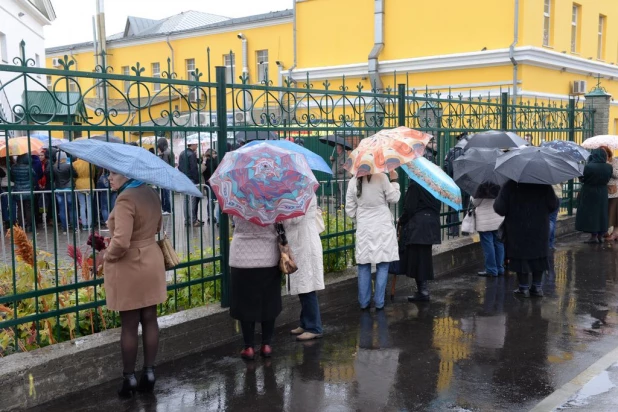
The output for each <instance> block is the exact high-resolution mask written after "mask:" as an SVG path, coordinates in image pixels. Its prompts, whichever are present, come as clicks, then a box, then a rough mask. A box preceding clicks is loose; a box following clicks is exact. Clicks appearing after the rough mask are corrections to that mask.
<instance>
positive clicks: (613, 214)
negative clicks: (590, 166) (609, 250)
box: [603, 146, 618, 242]
mask: <svg viewBox="0 0 618 412" xmlns="http://www.w3.org/2000/svg"><path fill="white" fill-rule="evenodd" d="M603 150H605V153H607V159H608V163H609V164H611V165H612V178H611V179H610V180H609V182H608V183H607V193H608V197H609V207H608V214H609V227H611V228H612V233H611V234H610V235H606V236H607V238H606V240H607V241H608V242H614V241H616V240H618V159H617V158H615V157H614V155H613V153H612V151H611V150H610V148H609V147H607V146H603Z"/></svg>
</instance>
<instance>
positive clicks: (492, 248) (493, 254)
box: [479, 230, 504, 276]
mask: <svg viewBox="0 0 618 412" xmlns="http://www.w3.org/2000/svg"><path fill="white" fill-rule="evenodd" d="M497 234H498V231H497V230H494V231H493V232H479V236H480V238H481V247H482V248H483V254H484V255H485V272H487V273H489V274H492V275H494V276H498V274H503V273H504V267H503V265H504V244H503V243H502V242H500V241H499V240H498V236H497Z"/></svg>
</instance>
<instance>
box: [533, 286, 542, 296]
mask: <svg viewBox="0 0 618 412" xmlns="http://www.w3.org/2000/svg"><path fill="white" fill-rule="evenodd" d="M530 296H533V297H536V298H542V297H543V289H542V288H541V285H532V287H531V288H530Z"/></svg>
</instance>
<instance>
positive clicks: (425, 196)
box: [376, 179, 441, 302]
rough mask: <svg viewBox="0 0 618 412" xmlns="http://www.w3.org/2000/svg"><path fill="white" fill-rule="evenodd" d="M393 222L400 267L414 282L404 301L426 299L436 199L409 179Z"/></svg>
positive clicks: (436, 229) (436, 233) (436, 237)
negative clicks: (401, 247) (402, 249)
mask: <svg viewBox="0 0 618 412" xmlns="http://www.w3.org/2000/svg"><path fill="white" fill-rule="evenodd" d="M397 225H398V227H399V228H401V242H402V243H403V244H404V245H405V253H404V254H403V256H401V258H402V259H401V261H400V262H399V264H400V265H401V270H403V271H404V272H405V274H406V276H408V277H409V278H413V279H414V280H415V281H416V288H417V292H416V294H414V295H413V296H409V297H408V301H409V302H426V301H429V299H430V297H429V289H428V287H427V282H428V281H430V280H433V255H432V252H431V247H432V245H437V244H440V242H441V239H440V201H439V200H438V199H436V198H435V197H434V196H432V195H431V193H429V192H428V191H427V190H426V189H425V188H423V187H422V186H421V185H420V184H418V183H417V182H416V181H415V180H412V179H411V180H410V185H409V186H408V190H407V192H406V199H405V204H404V209H403V214H402V215H401V217H400V218H399V222H398V223H397ZM376 289H377V288H376ZM376 294H377V290H376Z"/></svg>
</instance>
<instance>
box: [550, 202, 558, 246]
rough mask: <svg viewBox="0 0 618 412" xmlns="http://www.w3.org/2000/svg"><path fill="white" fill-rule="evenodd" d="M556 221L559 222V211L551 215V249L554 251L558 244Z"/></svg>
mask: <svg viewBox="0 0 618 412" xmlns="http://www.w3.org/2000/svg"><path fill="white" fill-rule="evenodd" d="M556 220H558V210H556V211H555V212H554V213H552V214H550V215H549V248H550V249H553V248H554V246H555V244H556Z"/></svg>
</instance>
